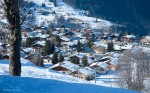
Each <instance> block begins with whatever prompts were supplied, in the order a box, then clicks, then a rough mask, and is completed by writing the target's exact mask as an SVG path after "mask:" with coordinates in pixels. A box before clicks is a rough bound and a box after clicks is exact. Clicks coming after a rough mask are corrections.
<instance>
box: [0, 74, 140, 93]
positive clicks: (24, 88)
mask: <svg viewBox="0 0 150 93" xmlns="http://www.w3.org/2000/svg"><path fill="white" fill-rule="evenodd" d="M6 82H8V83H6ZM0 93H138V92H134V91H130V90H125V89H116V88H108V87H102V86H96V85H89V84H86V85H85V84H76V83H66V82H62V81H56V80H51V79H49V80H46V79H35V78H20V77H10V76H0Z"/></svg>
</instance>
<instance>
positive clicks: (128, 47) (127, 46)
mask: <svg viewBox="0 0 150 93" xmlns="http://www.w3.org/2000/svg"><path fill="white" fill-rule="evenodd" d="M131 48H133V45H124V46H121V49H125V50H126V49H131Z"/></svg>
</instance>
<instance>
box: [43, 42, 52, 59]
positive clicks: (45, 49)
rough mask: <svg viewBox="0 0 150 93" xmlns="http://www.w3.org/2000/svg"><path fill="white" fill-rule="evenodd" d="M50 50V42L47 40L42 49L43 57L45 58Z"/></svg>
mask: <svg viewBox="0 0 150 93" xmlns="http://www.w3.org/2000/svg"><path fill="white" fill-rule="evenodd" d="M50 48H51V41H50V40H48V41H46V44H45V47H44V55H45V56H47V55H49V54H50V53H51V50H50Z"/></svg>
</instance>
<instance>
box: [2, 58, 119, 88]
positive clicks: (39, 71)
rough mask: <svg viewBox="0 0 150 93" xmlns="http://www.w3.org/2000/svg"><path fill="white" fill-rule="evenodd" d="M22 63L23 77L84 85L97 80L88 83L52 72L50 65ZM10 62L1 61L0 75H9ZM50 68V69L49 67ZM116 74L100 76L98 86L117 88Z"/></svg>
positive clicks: (22, 61)
mask: <svg viewBox="0 0 150 93" xmlns="http://www.w3.org/2000/svg"><path fill="white" fill-rule="evenodd" d="M21 63H22V72H21V76H22V77H33V78H42V79H54V80H59V81H65V82H72V83H84V84H95V80H91V81H86V80H82V79H79V78H75V77H72V76H69V75H65V74H62V73H59V72H57V71H54V70H51V69H50V66H52V65H49V64H46V68H43V67H36V66H34V65H32V63H31V62H29V61H28V60H25V59H23V58H21ZM8 64H9V62H8V61H6V60H0V75H9V65H8ZM48 66H49V67H48ZM113 81H115V73H113V72H112V73H110V74H107V75H100V76H98V77H97V78H96V85H101V86H107V87H112V85H113V87H117V86H116V84H115V82H113Z"/></svg>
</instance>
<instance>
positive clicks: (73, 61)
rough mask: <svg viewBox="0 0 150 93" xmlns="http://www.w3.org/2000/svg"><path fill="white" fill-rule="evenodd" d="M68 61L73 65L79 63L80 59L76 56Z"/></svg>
mask: <svg viewBox="0 0 150 93" xmlns="http://www.w3.org/2000/svg"><path fill="white" fill-rule="evenodd" d="M70 61H71V63H74V64H79V63H80V59H79V58H78V57H77V56H73V57H71V59H70Z"/></svg>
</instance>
